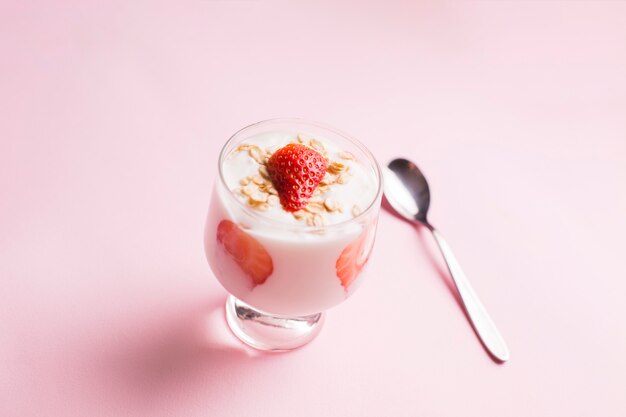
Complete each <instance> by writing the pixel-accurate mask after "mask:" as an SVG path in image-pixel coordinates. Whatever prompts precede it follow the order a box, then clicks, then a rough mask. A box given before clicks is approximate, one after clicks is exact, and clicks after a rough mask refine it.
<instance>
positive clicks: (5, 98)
mask: <svg viewBox="0 0 626 417" xmlns="http://www.w3.org/2000/svg"><path fill="white" fill-rule="evenodd" d="M105 3H107V4H106V5H105ZM130 3H131V2H114V3H111V2H76V3H75V4H71V5H70V4H67V5H65V6H63V7H61V6H59V5H58V4H57V5H52V2H48V4H43V3H42V4H27V2H19V3H18V2H14V3H11V2H9V3H7V2H6V1H5V2H3V3H2V4H1V5H0V56H2V63H1V64H0V91H1V93H0V111H1V113H2V117H1V119H0V120H1V122H0V141H1V142H0V230H1V231H2V233H0V278H1V280H2V281H1V282H2V291H1V292H0V415H2V416H35V415H41V416H48V417H50V416H66V417H67V416H69V417H71V416H124V415H150V416H183V415H184V416H252V415H254V416H293V415H301V416H363V415H371V416H377V415H392V416H415V415H428V416H458V415H482V416H501V415H507V416H529V415H533V416H561V415H567V416H591V415H602V416H623V415H624V414H626V396H625V395H624V392H626V382H625V380H626V358H625V355H624V353H625V352H626V320H624V317H625V316H626V303H625V302H624V295H625V294H626V283H625V282H626V274H625V273H626V267H625V265H624V259H623V258H624V255H623V252H624V246H625V244H624V236H626V221H625V220H624V213H625V212H626V192H625V191H626V120H625V116H626V76H625V74H626V47H625V45H626V3H624V2H607V3H602V2H589V3H587V2H556V1H555V2H492V1H490V2H484V3H483V2H459V3H441V2H437V3H419V4H418V3H409V2H407V3H405V4H400V3H396V4H395V5H392V6H390V5H386V4H383V3H382V2H381V3H379V4H375V5H372V4H369V5H364V4H360V3H356V2H354V3H343V4H341V5H331V4H330V3H328V4H326V5H313V4H304V3H300V2H285V3H278V2H267V3H266V2H243V1H242V2H227V1H199V2H194V3H187V4H184V5H183V4H180V5H172V4H170V5H169V6H164V5H156V4H153V2H145V3H143V4H141V3H136V2H134V3H132V4H130ZM291 115H301V116H304V117H307V118H312V119H317V120H322V121H325V122H328V123H330V124H332V125H335V126H337V127H339V128H341V129H343V130H346V131H348V132H350V133H352V134H353V135H354V136H356V137H357V138H360V139H361V140H362V141H363V142H364V143H365V144H366V145H368V146H369V147H370V148H371V149H372V151H373V152H374V154H375V155H377V157H378V158H379V160H380V161H381V162H385V161H387V160H388V159H390V158H391V157H393V156H397V155H403V156H407V157H410V158H412V159H414V160H416V161H417V162H418V163H419V165H420V166H421V167H422V168H423V170H424V171H425V172H426V173H427V175H428V178H429V180H430V182H431V189H432V191H433V194H434V195H433V205H432V221H433V223H434V224H436V225H437V226H439V227H440V229H441V230H442V231H443V233H444V234H445V235H446V236H447V237H448V239H449V241H450V243H451V245H452V247H453V248H454V249H455V251H456V253H457V256H458V257H459V259H460V261H461V264H462V265H463V266H464V269H465V271H466V273H467V275H468V276H469V277H470V280H471V281H472V282H473V284H474V286H475V289H476V291H477V292H478V294H479V295H480V296H481V298H482V300H483V302H484V303H485V305H486V306H487V308H488V309H489V311H490V313H491V314H492V316H493V318H494V320H495V321H496V323H497V324H498V326H499V328H500V329H501V331H502V333H503V335H504V337H505V338H506V340H507V342H508V344H509V347H510V349H511V360H510V362H508V363H506V364H505V365H497V364H495V363H494V362H492V361H491V360H490V359H489V358H488V357H487V355H486V354H485V352H484V351H483V349H482V347H481V346H480V345H479V343H478V342H477V340H476V337H475V335H474V333H473V332H472V330H471V328H470V327H469V326H468V323H467V321H466V319H465V317H464V315H463V313H462V312H461V310H460V309H459V306H458V304H457V302H456V301H455V299H454V297H453V296H452V295H451V292H450V290H449V285H450V284H449V283H448V281H447V278H446V277H445V274H444V273H443V272H441V271H442V264H441V261H440V260H439V257H438V255H437V253H436V252H435V248H434V247H433V242H432V240H431V238H430V237H429V236H428V235H426V234H425V233H417V232H416V231H415V230H412V229H411V228H409V227H407V225H406V224H403V223H401V222H400V221H398V220H397V219H396V218H394V217H392V216H391V215H389V214H388V213H382V214H381V219H380V228H379V235H378V241H377V246H376V248H375V252H374V255H373V258H372V260H371V267H370V269H369V277H368V280H367V281H366V282H365V283H364V285H363V286H362V287H361V289H360V290H359V292H357V294H355V296H354V297H353V298H351V299H350V300H349V301H347V302H346V303H344V304H343V305H341V306H340V307H338V308H336V309H334V310H332V311H331V312H330V314H329V317H328V321H327V323H326V327H325V328H324V329H323V331H322V333H321V334H320V336H319V338H318V339H317V340H316V341H315V342H314V343H312V344H311V345H309V346H307V347H305V348H304V349H301V350H299V351H296V352H293V353H290V354H280V355H267V354H256V353H255V352H251V351H250V350H248V349H245V348H243V346H242V345H241V344H239V343H238V342H237V341H236V340H235V339H234V337H233V336H232V335H231V334H230V333H229V331H228V329H227V328H226V325H225V323H224V321H223V316H222V310H221V309H222V304H223V302H224V298H225V292H224V291H223V290H222V288H221V287H220V286H219V284H218V283H217V281H216V280H215V278H214V277H213V276H212V275H211V273H210V270H209V268H208V266H207V265H206V261H205V259H204V254H203V249H202V227H203V223H204V217H205V212H206V209H207V206H208V201H209V194H210V188H211V183H212V179H213V177H214V175H215V172H216V168H215V165H214V164H215V161H216V158H217V152H218V150H219V149H220V146H221V145H222V144H223V142H224V141H225V140H226V139H227V138H228V137H229V135H230V134H232V133H233V132H234V131H235V130H237V129H238V128H240V127H242V126H243V125H246V124H248V123H251V122H254V121H257V120H260V119H265V118H270V117H276V116H291ZM433 259H435V260H436V261H435V265H433Z"/></svg>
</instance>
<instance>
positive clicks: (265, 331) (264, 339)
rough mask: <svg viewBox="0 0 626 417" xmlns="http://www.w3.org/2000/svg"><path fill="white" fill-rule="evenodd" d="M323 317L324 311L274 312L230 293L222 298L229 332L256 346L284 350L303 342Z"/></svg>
mask: <svg viewBox="0 0 626 417" xmlns="http://www.w3.org/2000/svg"><path fill="white" fill-rule="evenodd" d="M324 317H325V314H324V313H317V314H312V315H310V316H300V317H288V316H278V315H273V314H270V313H265V312H263V311H260V310H257V309H255V308H254V307H251V306H249V305H248V304H246V303H244V302H243V301H241V300H239V299H237V298H235V297H233V296H232V295H229V296H228V300H226V321H227V322H228V326H229V327H230V329H231V330H232V332H233V333H234V334H235V336H237V337H238V338H239V339H241V341H242V342H244V343H246V344H247V345H250V346H252V347H253V348H256V349H260V350H271V351H286V350H292V349H296V348H299V347H300V346H303V345H306V344H307V343H309V342H310V341H311V340H313V339H315V337H316V336H317V334H318V333H319V332H320V330H321V328H322V325H323V323H324Z"/></svg>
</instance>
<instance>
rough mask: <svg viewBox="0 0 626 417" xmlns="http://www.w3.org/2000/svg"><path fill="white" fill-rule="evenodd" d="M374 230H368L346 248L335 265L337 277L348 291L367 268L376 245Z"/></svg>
mask: <svg viewBox="0 0 626 417" xmlns="http://www.w3.org/2000/svg"><path fill="white" fill-rule="evenodd" d="M373 238H374V229H373V228H372V229H371V230H366V231H365V232H364V233H362V234H361V235H360V236H359V237H358V238H357V239H356V240H355V241H354V242H352V243H350V244H349V245H348V246H346V247H345V248H344V250H343V251H342V252H341V255H339V258H338V259H337V262H336V263H335V268H336V270H337V277H338V278H339V281H341V285H343V287H344V288H345V289H346V290H347V289H348V287H349V286H350V284H352V282H354V280H355V279H356V278H357V277H358V276H359V274H360V273H361V270H363V268H364V267H365V264H366V263H367V260H368V259H369V255H370V253H371V249H372V244H373V243H374V239H373Z"/></svg>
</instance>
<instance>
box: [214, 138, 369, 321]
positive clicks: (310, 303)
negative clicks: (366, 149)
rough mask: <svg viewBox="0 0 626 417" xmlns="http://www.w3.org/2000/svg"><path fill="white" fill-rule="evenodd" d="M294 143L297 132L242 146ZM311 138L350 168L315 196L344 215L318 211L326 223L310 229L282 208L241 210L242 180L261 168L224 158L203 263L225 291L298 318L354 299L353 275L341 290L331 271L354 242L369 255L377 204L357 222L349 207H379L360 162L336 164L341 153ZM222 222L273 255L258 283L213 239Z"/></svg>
mask: <svg viewBox="0 0 626 417" xmlns="http://www.w3.org/2000/svg"><path fill="white" fill-rule="evenodd" d="M296 138H297V134H296V133H287V132H271V133H264V134H261V135H258V136H254V137H252V138H248V139H247V140H245V141H244V142H242V143H247V144H253V145H256V146H259V147H260V148H262V149H267V148H274V149H278V148H280V147H283V146H285V145H287V144H288V143H291V142H295V141H296ZM317 139H319V140H320V141H322V143H323V144H324V146H325V149H326V150H327V151H328V157H329V159H330V160H334V161H341V163H343V164H345V165H347V166H349V167H350V171H349V172H350V173H351V174H352V177H351V179H350V181H349V182H348V183H346V184H333V185H332V186H331V187H330V190H329V191H328V192H327V193H324V194H323V195H322V196H321V197H322V198H327V197H332V198H333V199H334V200H335V201H338V202H340V203H341V204H342V206H343V207H344V211H343V213H338V212H332V213H324V214H322V215H323V216H324V220H325V225H326V226H324V227H322V228H321V229H318V230H316V231H315V232H311V228H310V227H307V224H306V223H305V222H303V221H302V220H297V219H296V218H295V217H294V216H293V215H292V213H290V212H287V211H285V210H284V209H283V208H282V206H281V205H280V204H277V205H275V206H271V207H269V208H268V209H267V210H265V211H260V210H256V209H254V208H250V207H246V205H245V203H246V200H245V197H244V196H242V195H241V193H240V192H239V190H240V188H241V184H240V180H241V179H242V178H244V177H247V176H254V175H256V174H257V173H258V171H259V164H258V163H257V162H256V161H255V160H254V159H252V158H251V157H250V156H249V155H248V153H247V152H239V153H237V154H234V155H231V157H227V158H226V159H225V161H224V163H223V166H222V172H223V176H224V180H225V183H226V187H224V186H223V184H222V183H221V182H219V181H217V182H216V186H215V189H214V191H213V197H212V202H211V207H210V209H209V215H208V218H207V224H206V229H205V249H206V255H207V258H208V260H209V264H210V265H211V268H212V269H213V272H214V273H215V275H216V277H217V278H218V280H219V281H220V283H221V284H222V285H223V286H224V288H226V290H227V291H228V292H230V293H231V294H233V295H234V296H235V297H237V298H239V299H241V300H243V301H244V302H246V303H248V304H250V305H251V306H253V307H255V308H257V309H259V310H263V311H266V312H269V313H274V314H280V315H289V316H300V315H307V314H314V313H319V312H321V311H324V310H326V309H328V308H330V307H333V306H334V305H336V304H338V303H340V302H342V301H343V300H345V298H346V297H347V296H348V295H350V294H352V292H353V291H354V289H356V287H357V286H358V284H359V281H360V278H358V279H356V280H355V281H354V282H352V283H351V284H350V285H349V286H347V287H344V285H342V281H341V280H340V278H339V277H338V273H337V261H338V259H339V258H340V257H341V256H342V252H344V250H345V249H346V247H348V246H349V245H350V244H352V243H353V242H355V241H357V240H359V239H364V241H366V242H367V244H366V245H364V247H363V253H361V254H359V257H360V258H363V257H367V255H368V254H369V252H370V250H371V248H372V245H373V240H374V235H375V229H376V219H377V215H378V207H375V210H373V211H372V212H370V213H367V215H365V216H360V217H359V218H358V219H354V218H353V217H354V216H353V214H352V210H351V208H352V207H353V206H355V205H356V206H358V207H360V208H361V209H363V210H365V209H366V208H367V207H369V206H370V205H371V204H372V203H374V204H376V205H379V204H380V195H378V194H377V192H378V180H377V179H376V176H375V172H374V170H373V169H372V168H371V166H370V165H369V164H368V165H364V164H363V163H362V162H360V161H359V160H358V159H357V160H345V159H341V158H340V156H339V153H340V152H342V151H343V149H340V148H339V147H337V146H336V145H335V144H333V143H331V142H330V141H328V140H325V139H324V138H319V137H317ZM233 197H234V198H233ZM237 200H239V201H237ZM224 220H229V221H232V222H234V223H236V224H238V225H239V226H240V227H241V229H242V230H244V231H245V232H246V233H247V234H248V235H250V236H252V237H254V238H255V239H256V240H257V242H259V243H260V244H261V245H262V246H263V248H264V249H265V250H266V251H267V253H268V254H269V256H270V257H271V259H272V264H273V271H272V273H271V274H270V275H269V276H268V277H267V279H266V280H265V282H264V283H262V284H258V285H254V283H253V282H252V281H251V279H250V277H249V276H247V275H246V273H245V271H244V270H242V268H241V267H240V265H239V264H238V262H237V260H235V259H233V256H232V255H231V254H229V253H227V251H226V250H225V249H224V247H223V246H222V245H221V244H220V243H219V242H218V241H217V239H216V234H217V227H218V225H219V223H220V222H221V221H224ZM349 220H351V221H349ZM339 223H341V224H339Z"/></svg>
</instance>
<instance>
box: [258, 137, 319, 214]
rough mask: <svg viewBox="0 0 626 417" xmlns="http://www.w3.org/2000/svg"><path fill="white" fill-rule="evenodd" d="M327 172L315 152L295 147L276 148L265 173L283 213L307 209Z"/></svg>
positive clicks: (290, 145)
mask: <svg viewBox="0 0 626 417" xmlns="http://www.w3.org/2000/svg"><path fill="white" fill-rule="evenodd" d="M327 168H328V163H327V162H326V159H325V158H324V157H323V156H322V155H321V154H320V153H319V152H317V151H316V150H314V149H311V148H309V147H308V146H304V145H301V144H299V143H290V144H289V145H287V146H284V147H282V148H280V149H279V150H277V151H276V152H274V154H273V155H272V156H271V157H270V159H269V161H268V162H267V172H268V173H269V175H270V179H271V180H272V184H273V185H274V188H276V191H278V197H279V198H280V203H281V204H282V206H283V208H284V209H285V210H287V211H298V210H302V209H303V208H304V207H305V206H306V205H307V203H308V200H309V198H311V196H312V195H313V192H314V191H315V189H316V188H317V186H318V185H319V183H320V181H322V178H324V174H326V169H327Z"/></svg>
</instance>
